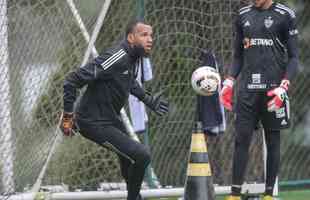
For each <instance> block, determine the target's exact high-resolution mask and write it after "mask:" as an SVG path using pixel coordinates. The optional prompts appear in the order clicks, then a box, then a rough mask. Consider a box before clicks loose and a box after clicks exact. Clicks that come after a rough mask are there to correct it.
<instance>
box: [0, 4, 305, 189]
mask: <svg viewBox="0 0 310 200" xmlns="http://www.w3.org/2000/svg"><path fill="white" fill-rule="evenodd" d="M73 2H74V3H75V6H76V8H77V10H78V12H79V14H80V15H81V17H82V20H83V22H84V24H85V26H86V28H87V30H88V32H89V33H90V34H91V33H92V31H93V29H94V26H95V23H96V19H97V16H98V15H99V13H100V11H101V7H102V6H103V4H104V3H105V1H104V0H94V1H92V2H91V3H89V2H86V1H82V0H75V1H73ZM288 3H289V2H288ZM243 4H245V2H241V1H238V0H221V1H218V0H199V1H186V0H181V1H180V0H178V1H164V0H157V1H156V3H155V1H151V0H145V1H144V8H143V9H144V13H145V18H146V20H147V21H148V22H150V24H152V25H153V27H154V52H153V54H152V57H151V60H152V63H153V66H154V69H153V70H154V75H155V77H154V79H153V80H152V81H151V82H149V83H147V84H146V88H147V89H148V90H151V91H159V90H160V89H166V92H165V95H166V96H167V97H168V99H169V101H170V105H171V112H170V113H169V115H168V116H167V117H165V118H157V117H156V116H155V115H153V114H150V124H149V137H150V145H151V151H152V166H153V167H154V170H155V174H156V175H157V176H158V178H159V181H160V183H161V185H163V186H167V185H171V186H173V187H178V186H183V184H184V181H185V175H186V173H185V172H186V167H187V158H188V153H189V145H190V136H191V131H192V127H193V119H194V115H195V107H196V106H195V94H194V93H193V91H192V89H191V88H190V81H189V80H190V76H191V72H192V71H193V70H194V68H196V67H197V66H199V65H200V62H201V61H200V58H199V56H200V54H201V52H202V51H203V50H212V51H213V52H214V53H215V54H216V56H217V58H218V61H219V65H220V67H221V70H222V72H223V71H226V69H227V67H228V66H230V62H231V56H232V36H233V34H232V20H233V18H234V16H235V14H236V11H237V10H238V8H240V6H241V5H243ZM292 6H293V7H295V8H296V10H297V14H298V19H299V21H298V26H299V31H300V36H301V37H300V52H301V56H300V59H301V70H302V73H299V75H298V77H297V78H296V79H295V80H294V81H293V84H292V85H294V87H293V88H292V90H291V91H290V92H291V96H292V97H293V98H292V99H291V105H292V121H293V126H292V128H291V129H289V130H287V131H285V132H284V133H283V135H282V143H281V147H282V150H281V154H282V166H281V173H280V174H281V175H280V180H301V179H310V173H309V170H307V169H308V167H307V166H309V164H310V159H309V156H308V155H309V152H310V136H309V129H310V127H309V119H310V117H309V116H310V115H309V112H308V110H309V109H308V108H309V101H308V99H309V96H310V91H309V90H308V87H309V84H310V82H309V80H308V78H307V77H308V75H309V73H310V72H309V68H307V65H309V64H310V60H309V57H308V56H307V51H306V49H308V48H309V46H310V44H309V34H307V31H308V30H309V25H310V24H309V22H308V20H307V19H308V17H309V13H308V12H307V10H308V9H309V2H303V1H298V2H297V3H296V2H295V3H294V4H292ZM136 7H137V2H135V1H121V0H115V1H112V3H111V4H110V7H109V10H108V13H107V15H106V18H105V21H104V24H103V27H102V29H101V31H100V34H99V37H98V39H97V41H96V47H97V49H98V50H99V52H100V51H102V50H104V49H105V48H107V47H109V46H110V45H112V44H113V43H114V42H115V41H120V40H121V39H122V37H123V32H124V29H125V26H126V24H127V22H128V21H129V20H130V18H131V17H134V16H136V15H137V9H136ZM0 9H1V11H0V17H1V21H0V38H1V41H2V42H1V44H0V46H1V52H0V60H1V68H0V70H1V73H0V81H1V84H0V93H1V94H2V97H1V99H0V127H1V128H0V145H1V146H0V148H1V151H0V152H1V159H0V167H1V171H0V177H1V184H0V190H1V192H2V193H4V192H22V191H24V190H27V189H29V188H31V187H32V186H33V184H34V183H35V182H36V180H37V178H38V175H39V173H40V171H41V170H42V167H43V165H44V163H45V162H46V159H47V156H48V153H49V152H50V151H51V147H52V144H53V142H54V141H55V139H56V135H57V133H58V132H57V129H56V127H57V124H58V118H59V114H60V111H61V108H62V103H61V102H62V84H63V79H64V77H65V74H66V73H67V72H68V71H69V70H72V69H74V68H76V67H79V66H80V64H81V62H82V59H83V55H84V52H85V51H86V48H87V45H88V44H87V42H86V41H85V39H84V37H83V33H82V32H81V29H80V27H79V25H78V23H77V22H76V20H75V19H74V17H73V14H72V11H71V10H70V7H69V4H68V3H67V1H56V0H31V1H29V0H10V1H8V0H7V1H1V3H0ZM227 117H228V118H227V119H228V124H227V131H226V133H225V134H224V135H223V136H221V137H217V138H209V155H210V157H211V160H212V165H213V174H214V177H215V179H214V180H215V182H216V183H218V184H220V185H228V184H230V174H231V172H230V171H231V160H232V151H233V135H234V130H233V126H232V119H233V116H232V115H230V114H227ZM261 138H262V137H261V130H258V131H257V134H254V138H253V141H252V144H253V145H252V147H251V155H252V156H251V160H250V163H249V166H248V168H249V170H248V172H247V180H248V181H258V182H261V181H262V180H263V173H262V172H263V162H262V156H261V155H262V154H261V148H262V140H261ZM120 181H122V178H121V176H120V171H119V165H118V161H117V158H116V156H115V154H113V153H111V152H109V151H107V150H105V149H104V148H101V147H99V146H97V145H95V144H94V143H91V142H89V141H87V140H85V139H83V138H82V137H80V136H76V137H73V138H70V139H69V138H68V139H63V140H61V142H60V143H59V144H58V145H57V148H56V151H55V152H53V156H52V159H51V161H50V162H49V163H48V168H47V171H46V173H45V175H44V178H43V183H42V185H60V184H62V183H64V184H67V185H69V186H70V190H74V189H78V188H79V189H83V190H96V189H97V187H98V185H99V183H103V182H120Z"/></svg>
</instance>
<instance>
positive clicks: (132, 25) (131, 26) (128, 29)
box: [125, 18, 146, 37]
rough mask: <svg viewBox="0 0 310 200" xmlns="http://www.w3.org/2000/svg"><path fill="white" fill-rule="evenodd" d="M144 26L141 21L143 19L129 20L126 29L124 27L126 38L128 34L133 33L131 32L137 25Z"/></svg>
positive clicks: (143, 22)
mask: <svg viewBox="0 0 310 200" xmlns="http://www.w3.org/2000/svg"><path fill="white" fill-rule="evenodd" d="M139 23H141V24H146V22H145V21H144V20H143V19H139V18H136V19H133V20H131V21H130V22H129V23H128V24H127V27H126V32H125V34H126V37H127V36H128V35H129V34H130V33H133V30H134V28H135V27H136V26H137V24H139Z"/></svg>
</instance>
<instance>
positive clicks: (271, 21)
mask: <svg viewBox="0 0 310 200" xmlns="http://www.w3.org/2000/svg"><path fill="white" fill-rule="evenodd" d="M264 24H265V27H266V28H270V27H271V26H272V24H273V20H272V18H271V17H270V16H269V17H268V18H267V19H265V20H264Z"/></svg>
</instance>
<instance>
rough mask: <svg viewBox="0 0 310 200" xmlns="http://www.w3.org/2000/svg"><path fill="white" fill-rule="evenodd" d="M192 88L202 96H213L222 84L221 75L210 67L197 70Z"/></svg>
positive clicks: (193, 75) (193, 77) (194, 73)
mask: <svg viewBox="0 0 310 200" xmlns="http://www.w3.org/2000/svg"><path fill="white" fill-rule="evenodd" d="M191 83H192V87H193V89H194V91H195V92H197V93H198V94H200V95H202V96H211V95H213V94H215V93H216V92H217V91H218V86H219V84H220V83H221V77H220V74H219V73H218V71H217V70H216V69H214V68H213V67H210V66H203V67H199V68H197V69H196V70H195V71H194V72H193V74H192V79H191Z"/></svg>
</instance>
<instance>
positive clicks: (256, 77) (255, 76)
mask: <svg viewBox="0 0 310 200" xmlns="http://www.w3.org/2000/svg"><path fill="white" fill-rule="evenodd" d="M252 83H256V84H257V83H261V74H252Z"/></svg>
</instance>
